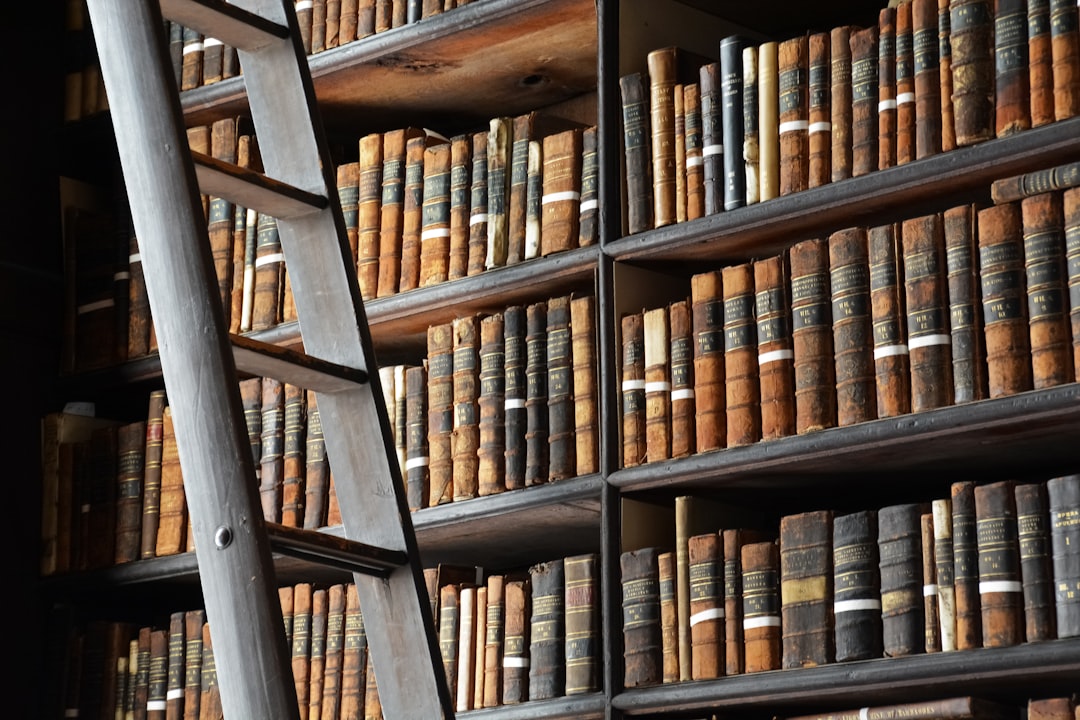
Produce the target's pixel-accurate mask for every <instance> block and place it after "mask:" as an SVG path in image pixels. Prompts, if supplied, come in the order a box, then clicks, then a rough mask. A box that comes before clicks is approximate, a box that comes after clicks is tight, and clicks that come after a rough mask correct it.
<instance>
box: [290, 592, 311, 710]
mask: <svg viewBox="0 0 1080 720" xmlns="http://www.w3.org/2000/svg"><path fill="white" fill-rule="evenodd" d="M313 593H314V588H313V587H312V585H311V583H297V584H296V586H295V587H294V588H293V626H292V643H291V645H292V655H291V658H292V671H293V685H294V686H295V688H296V701H297V703H298V704H299V705H300V713H301V716H304V715H307V712H308V693H309V692H310V690H311V688H310V685H309V681H310V679H311V674H310V673H311V611H312V596H313Z"/></svg>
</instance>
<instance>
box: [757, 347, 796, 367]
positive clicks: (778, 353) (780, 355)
mask: <svg viewBox="0 0 1080 720" xmlns="http://www.w3.org/2000/svg"><path fill="white" fill-rule="evenodd" d="M794 359H795V351H793V350H773V351H772V352H767V353H761V354H760V355H758V358H757V363H758V365H768V364H769V363H771V362H776V361H777V360H794Z"/></svg>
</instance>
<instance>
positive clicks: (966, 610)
mask: <svg viewBox="0 0 1080 720" xmlns="http://www.w3.org/2000/svg"><path fill="white" fill-rule="evenodd" d="M950 498H951V500H952V536H953V568H954V570H953V583H954V584H955V587H956V649H957V650H968V649H970V648H977V647H982V611H981V608H980V602H979V549H978V542H977V539H976V535H975V483H974V482H970V481H964V482H957V483H953V485H952V488H951V491H950Z"/></svg>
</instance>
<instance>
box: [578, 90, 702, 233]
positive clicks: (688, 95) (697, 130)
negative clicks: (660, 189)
mask: <svg viewBox="0 0 1080 720" xmlns="http://www.w3.org/2000/svg"><path fill="white" fill-rule="evenodd" d="M683 113H684V115H685V120H684V121H683V124H684V138H685V140H684V143H685V146H686V219H687V220H697V219H698V218H700V217H704V215H705V166H704V164H703V162H702V155H701V150H702V147H703V143H702V130H701V85H699V84H698V83H697V82H690V83H686V84H684V85H683ZM582 202H585V196H584V191H583V192H582Z"/></svg>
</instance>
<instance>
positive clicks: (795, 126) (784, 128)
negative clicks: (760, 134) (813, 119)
mask: <svg viewBox="0 0 1080 720" xmlns="http://www.w3.org/2000/svg"><path fill="white" fill-rule="evenodd" d="M809 129H810V123H808V122H807V121H806V120H785V121H784V122H782V123H780V134H781V135H783V134H784V133H789V132H796V131H798V130H809Z"/></svg>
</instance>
